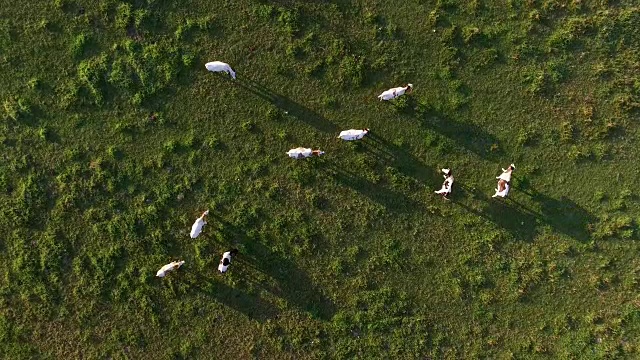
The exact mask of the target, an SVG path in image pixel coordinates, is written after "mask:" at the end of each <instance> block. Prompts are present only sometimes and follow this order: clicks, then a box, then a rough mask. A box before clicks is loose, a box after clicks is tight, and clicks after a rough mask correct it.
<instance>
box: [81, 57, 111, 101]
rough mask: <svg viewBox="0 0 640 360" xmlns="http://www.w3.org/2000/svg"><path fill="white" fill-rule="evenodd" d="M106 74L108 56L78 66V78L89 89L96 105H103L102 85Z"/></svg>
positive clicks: (83, 62) (86, 61)
mask: <svg viewBox="0 0 640 360" xmlns="http://www.w3.org/2000/svg"><path fill="white" fill-rule="evenodd" d="M106 73H107V56H106V55H102V56H98V57H94V58H91V59H88V60H84V61H82V62H80V64H79V65H78V78H79V80H80V81H81V82H82V83H83V84H84V85H85V86H86V87H87V88H88V89H89V91H90V92H91V95H93V97H94V101H95V103H96V104H101V103H102V84H103V82H104V80H105V79H106Z"/></svg>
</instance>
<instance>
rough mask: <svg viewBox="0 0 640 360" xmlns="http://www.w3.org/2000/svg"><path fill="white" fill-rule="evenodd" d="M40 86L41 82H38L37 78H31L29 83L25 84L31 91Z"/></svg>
mask: <svg viewBox="0 0 640 360" xmlns="http://www.w3.org/2000/svg"><path fill="white" fill-rule="evenodd" d="M41 85H42V81H40V79H38V78H31V80H29V82H28V83H27V86H28V87H29V89H31V90H36V89H39V88H40V86H41Z"/></svg>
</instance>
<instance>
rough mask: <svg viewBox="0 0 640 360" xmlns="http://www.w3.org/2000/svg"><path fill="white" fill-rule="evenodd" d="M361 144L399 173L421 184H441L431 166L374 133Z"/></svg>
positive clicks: (368, 135) (438, 176)
mask: <svg viewBox="0 0 640 360" xmlns="http://www.w3.org/2000/svg"><path fill="white" fill-rule="evenodd" d="M362 144H363V145H364V146H366V147H368V149H369V151H370V153H372V154H374V155H376V156H378V157H380V158H382V159H383V160H384V161H386V162H387V163H388V164H389V165H392V166H393V167H395V168H396V169H398V171H400V172H401V173H403V174H405V175H407V176H411V177H413V178H414V179H416V180H418V181H419V182H421V183H423V184H436V183H440V182H441V180H440V179H441V178H440V175H439V174H437V173H436V172H435V171H434V170H433V166H426V165H425V164H424V163H423V162H422V161H421V160H420V159H418V158H417V157H416V156H414V155H413V154H411V153H410V152H409V151H408V150H407V149H405V148H403V147H401V146H398V145H396V144H394V143H391V142H389V141H387V140H386V139H385V138H383V137H381V136H380V135H378V134H376V133H373V132H370V133H369V134H367V136H366V137H365V141H363V142H362Z"/></svg>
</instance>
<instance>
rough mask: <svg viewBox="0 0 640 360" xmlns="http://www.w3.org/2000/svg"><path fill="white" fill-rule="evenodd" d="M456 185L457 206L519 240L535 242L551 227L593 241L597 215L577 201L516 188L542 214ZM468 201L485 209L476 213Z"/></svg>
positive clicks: (525, 206)
mask: <svg viewBox="0 0 640 360" xmlns="http://www.w3.org/2000/svg"><path fill="white" fill-rule="evenodd" d="M456 185H457V187H458V189H459V191H458V192H459V193H461V194H457V195H458V196H456V197H454V198H453V199H452V201H453V202H454V203H455V204H457V205H459V206H460V207H462V208H464V209H465V210H467V211H469V212H471V213H474V214H476V215H478V216H480V217H483V218H485V219H486V220H488V221H490V222H492V223H494V224H496V225H497V226H498V227H501V228H503V229H505V230H507V231H508V232H510V233H511V234H512V235H513V236H514V237H515V238H517V239H521V240H525V241H532V240H533V239H534V238H535V237H536V236H537V235H538V233H539V227H540V226H542V225H547V226H550V227H551V228H552V229H553V230H554V231H556V232H558V233H561V234H564V235H567V236H569V237H571V238H573V239H575V240H577V241H580V242H586V241H588V240H589V238H590V234H589V229H590V224H592V223H594V222H595V221H596V217H595V216H594V215H593V214H591V213H590V212H589V211H587V210H586V209H584V208H583V207H581V206H580V205H578V204H576V203H575V202H574V201H572V200H570V199H568V198H566V197H561V198H560V199H554V198H552V197H550V196H547V195H545V194H542V193H540V192H538V191H536V190H534V189H532V188H530V187H529V188H528V189H529V190H524V189H522V188H518V187H517V186H516V184H514V185H512V189H511V192H513V191H519V192H522V193H524V194H526V195H528V196H530V198H531V201H532V202H534V203H537V205H538V206H537V207H539V210H537V209H533V208H531V207H530V206H527V205H525V204H524V203H523V202H522V201H519V200H517V199H516V198H515V197H514V196H513V194H512V195H510V196H508V197H506V198H492V197H491V196H490V195H488V194H486V193H483V192H481V191H480V190H478V189H476V188H475V187H468V186H465V185H464V184H460V183H459V182H458V183H456ZM468 197H471V198H473V199H476V200H479V201H481V203H482V204H483V205H482V206H481V208H480V209H476V208H474V207H471V206H469V205H468V204H466V203H465V202H464V201H462V198H468Z"/></svg>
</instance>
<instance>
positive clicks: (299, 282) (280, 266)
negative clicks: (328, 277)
mask: <svg viewBox="0 0 640 360" xmlns="http://www.w3.org/2000/svg"><path fill="white" fill-rule="evenodd" d="M211 215H212V217H213V218H215V220H216V222H218V223H219V224H220V225H221V229H220V231H221V232H222V234H223V235H224V236H225V237H228V238H233V239H235V241H236V242H239V243H242V244H243V246H244V251H243V253H241V254H240V255H238V259H237V261H234V265H233V266H249V267H253V268H255V269H256V270H257V271H261V272H263V273H265V274H267V275H269V276H271V277H272V278H273V279H275V280H276V281H277V282H278V286H277V287H275V288H274V287H269V286H268V285H264V284H263V285H257V286H263V287H264V289H265V290H267V291H269V292H271V293H272V294H274V295H276V296H279V297H282V298H284V299H286V300H287V302H288V303H289V304H292V305H293V306H295V307H297V308H298V309H300V310H302V311H305V312H308V313H309V314H310V315H311V316H313V317H315V318H317V319H320V320H324V321H327V320H330V319H331V318H332V317H333V315H334V314H335V312H336V308H335V305H334V304H333V302H332V301H331V300H330V299H329V298H327V297H326V296H325V295H324V294H322V292H321V291H320V290H318V289H317V288H315V287H314V286H313V283H312V281H311V279H309V277H308V276H307V275H306V274H305V273H304V271H303V270H301V269H300V268H298V267H297V266H296V264H295V263H294V262H293V261H291V260H289V259H287V258H285V257H282V256H281V255H280V254H278V253H277V252H275V251H273V250H271V249H270V248H268V247H267V246H266V245H264V244H263V243H262V242H261V241H260V240H259V239H256V238H255V237H253V236H249V235H248V234H247V231H246V230H242V229H241V228H239V227H237V226H235V225H233V224H231V223H230V222H228V221H226V220H225V219H223V218H221V217H220V216H218V215H216V214H211Z"/></svg>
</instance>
